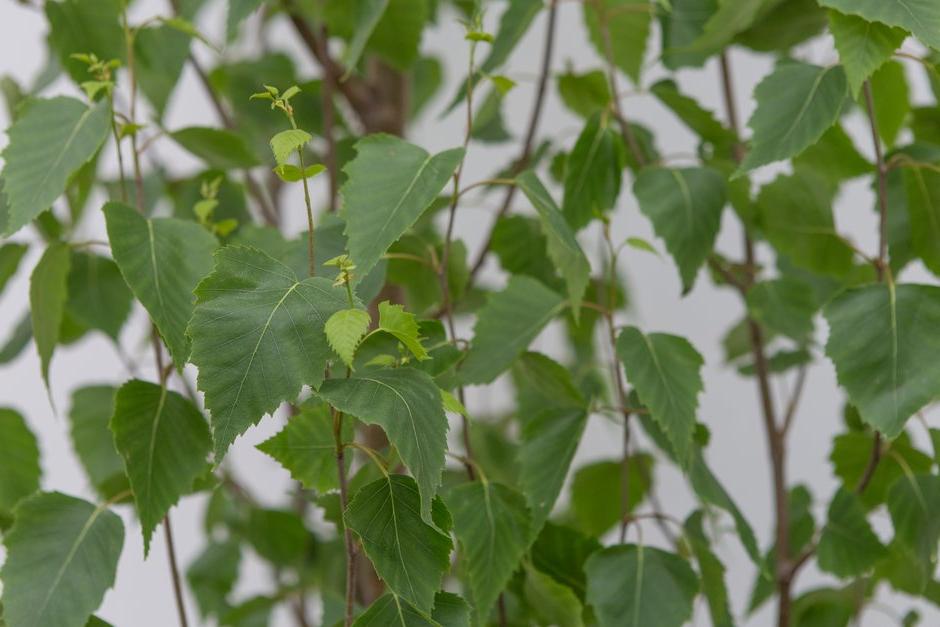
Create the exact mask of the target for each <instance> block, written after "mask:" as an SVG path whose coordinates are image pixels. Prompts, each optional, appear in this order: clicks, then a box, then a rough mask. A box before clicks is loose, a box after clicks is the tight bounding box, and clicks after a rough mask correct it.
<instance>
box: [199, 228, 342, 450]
mask: <svg viewBox="0 0 940 627" xmlns="http://www.w3.org/2000/svg"><path fill="white" fill-rule="evenodd" d="M195 294H196V299H197V300H196V307H195V309H194V311H193V317H192V320H191V321H190V323H189V327H188V328H187V334H188V335H189V336H190V337H191V338H192V340H193V350H192V362H193V364H195V365H196V366H197V367H198V368H199V378H198V384H199V389H200V390H202V391H203V392H205V394H206V397H205V403H206V407H207V408H208V409H209V411H210V412H211V414H212V430H213V439H214V441H215V456H216V462H217V463H218V462H219V461H221V459H222V455H223V454H224V453H225V451H226V450H227V449H228V447H229V445H230V444H231V443H232V442H233V441H234V440H235V438H236V437H237V436H238V435H240V434H241V433H243V432H244V431H245V429H247V428H248V427H249V426H251V425H252V424H255V423H257V422H258V420H260V419H261V417H262V416H263V415H264V414H268V413H271V412H273V411H274V410H275V409H277V407H278V405H280V404H281V403H282V402H285V401H293V400H294V399H296V398H297V395H298V394H299V393H300V390H301V387H303V386H304V385H309V386H312V387H316V386H318V385H319V384H320V382H321V381H322V380H323V373H324V370H325V368H326V365H327V361H328V360H329V358H330V355H331V353H332V351H331V350H330V347H329V344H328V343H327V340H326V333H325V331H324V329H323V327H324V325H325V324H326V320H327V319H329V317H330V316H331V315H333V313H335V312H337V311H339V310H341V309H345V308H346V307H348V302H347V298H346V293H345V291H344V290H343V289H342V288H339V287H334V286H333V284H332V282H331V281H329V280H328V279H324V278H322V277H314V278H306V279H304V280H302V281H301V280H299V279H298V278H297V275H296V274H294V272H293V270H291V269H290V268H288V267H287V266H285V265H284V264H282V263H280V262H278V261H276V260H274V259H273V258H272V257H269V256H268V255H266V254H265V253H263V252H261V251H259V250H256V249H253V248H246V247H242V246H227V247H225V248H222V249H219V250H218V251H217V252H216V253H215V269H214V270H213V271H212V274H210V275H209V276H207V277H206V278H205V279H203V280H202V282H200V283H199V285H198V286H197V287H196V290H195Z"/></svg>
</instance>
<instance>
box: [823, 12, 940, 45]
mask: <svg viewBox="0 0 940 627" xmlns="http://www.w3.org/2000/svg"><path fill="white" fill-rule="evenodd" d="M819 4H821V5H822V6H824V7H829V8H830V9H835V10H836V11H839V12H841V13H847V14H849V15H857V16H859V17H861V18H864V19H866V20H868V21H869V22H881V23H883V24H887V25H888V26H898V27H900V28H903V29H904V30H906V31H910V32H911V33H913V34H914V36H915V37H917V38H918V39H920V40H921V41H922V42H924V43H925V44H927V45H928V46H930V47H931V48H934V49H938V50H940V6H937V5H936V4H935V3H933V2H931V0H819Z"/></svg>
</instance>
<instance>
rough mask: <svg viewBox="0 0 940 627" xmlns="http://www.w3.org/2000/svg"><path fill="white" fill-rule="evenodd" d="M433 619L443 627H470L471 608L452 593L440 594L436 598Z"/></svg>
mask: <svg viewBox="0 0 940 627" xmlns="http://www.w3.org/2000/svg"><path fill="white" fill-rule="evenodd" d="M431 618H433V619H434V620H436V621H437V622H438V623H440V624H441V627H470V606H469V605H467V602H466V601H464V600H463V599H462V598H460V597H459V596H458V595H456V594H454V593H452V592H444V591H443V590H442V591H441V592H438V593H437V594H436V595H435V596H434V611H433V612H432V613H431Z"/></svg>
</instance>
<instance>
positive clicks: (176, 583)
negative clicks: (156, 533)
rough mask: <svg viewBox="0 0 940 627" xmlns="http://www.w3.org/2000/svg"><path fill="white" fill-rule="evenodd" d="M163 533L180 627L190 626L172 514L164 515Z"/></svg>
mask: <svg viewBox="0 0 940 627" xmlns="http://www.w3.org/2000/svg"><path fill="white" fill-rule="evenodd" d="M163 533H164V535H165V536H166V552H167V556H168V557H169V561H170V578H171V579H172V580H173V598H174V599H176V613H177V615H178V616H179V619H180V627H189V621H188V620H187V619H186V606H185V605H184V604H183V587H182V585H180V572H179V567H178V566H177V563H176V548H175V546H174V544H173V530H172V529H171V528H170V514H169V512H167V514H166V515H165V516H164V517H163Z"/></svg>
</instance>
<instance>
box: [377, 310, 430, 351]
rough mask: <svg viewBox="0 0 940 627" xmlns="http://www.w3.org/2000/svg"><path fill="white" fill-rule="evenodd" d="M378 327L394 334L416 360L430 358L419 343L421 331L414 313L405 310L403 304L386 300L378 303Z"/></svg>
mask: <svg viewBox="0 0 940 627" xmlns="http://www.w3.org/2000/svg"><path fill="white" fill-rule="evenodd" d="M378 329H379V330H381V331H385V332H386V333H388V334H390V335H392V336H394V337H395V338H396V339H397V340H398V341H399V342H401V343H402V344H404V345H405V348H407V349H408V350H409V351H411V354H412V355H414V356H415V359H417V360H418V361H423V360H425V359H430V356H429V355H428V352H427V351H426V350H425V348H424V346H422V345H421V331H420V330H419V329H418V321H417V319H416V318H415V315H414V314H413V313H410V312H407V311H405V308H404V307H403V306H401V305H393V304H391V303H390V302H388V301H387V300H386V301H383V302H381V303H379V326H378Z"/></svg>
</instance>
